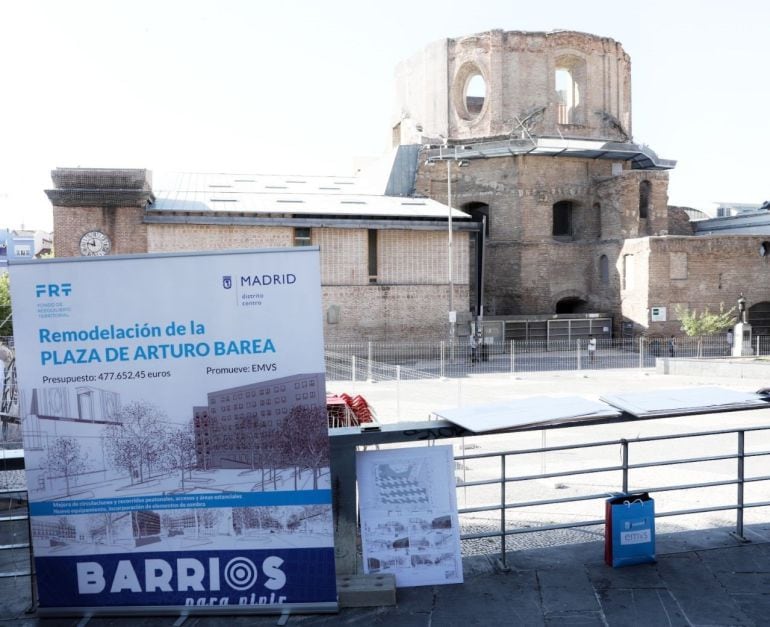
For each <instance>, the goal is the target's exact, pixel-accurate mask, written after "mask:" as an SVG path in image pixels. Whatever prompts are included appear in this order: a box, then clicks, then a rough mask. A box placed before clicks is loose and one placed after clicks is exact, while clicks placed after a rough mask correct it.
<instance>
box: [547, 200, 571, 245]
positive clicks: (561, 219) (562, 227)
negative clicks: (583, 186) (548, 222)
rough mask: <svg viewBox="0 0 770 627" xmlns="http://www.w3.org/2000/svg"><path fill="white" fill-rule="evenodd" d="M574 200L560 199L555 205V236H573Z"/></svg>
mask: <svg viewBox="0 0 770 627" xmlns="http://www.w3.org/2000/svg"><path fill="white" fill-rule="evenodd" d="M572 210H573V209H572V202H571V201H569V200H560V201H559V202H557V203H555V204H554V205H553V231H552V232H553V236H554V237H572Z"/></svg>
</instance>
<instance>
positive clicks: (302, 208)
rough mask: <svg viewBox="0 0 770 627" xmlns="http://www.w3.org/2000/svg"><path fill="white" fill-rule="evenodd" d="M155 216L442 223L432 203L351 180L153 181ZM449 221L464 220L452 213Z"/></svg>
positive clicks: (199, 176) (441, 210)
mask: <svg viewBox="0 0 770 627" xmlns="http://www.w3.org/2000/svg"><path fill="white" fill-rule="evenodd" d="M153 178H154V185H153V187H154V193H155V202H153V203H152V204H150V205H148V207H147V211H148V212H154V213H163V212H183V213H247V214H254V215H256V214H272V215H275V214H303V215H335V216H367V217H369V216H371V217H380V218H384V217H398V218H400V217H405V218H431V219H446V218H447V215H448V209H449V208H448V207H447V206H446V205H444V204H441V203H439V202H436V201H435V200H431V199H430V198H416V197H404V196H385V195H382V194H376V193H375V194H373V193H368V192H369V191H370V190H369V189H366V187H367V186H366V185H365V183H363V182H362V181H361V180H360V179H357V178H356V177H350V176H301V175H272V174H271V175H265V174H225V173H218V174H206V173H172V174H155V175H154V177H153ZM452 217H453V218H458V219H462V218H468V217H469V216H468V215H467V214H466V213H464V212H462V211H459V210H458V209H453V210H452Z"/></svg>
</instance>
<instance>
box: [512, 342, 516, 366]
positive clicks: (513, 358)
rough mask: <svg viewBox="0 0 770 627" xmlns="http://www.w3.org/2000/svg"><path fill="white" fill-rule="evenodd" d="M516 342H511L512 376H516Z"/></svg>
mask: <svg viewBox="0 0 770 627" xmlns="http://www.w3.org/2000/svg"><path fill="white" fill-rule="evenodd" d="M515 341H516V340H511V374H514V373H515V372H516V354H515V353H514V350H515V346H514V342H515Z"/></svg>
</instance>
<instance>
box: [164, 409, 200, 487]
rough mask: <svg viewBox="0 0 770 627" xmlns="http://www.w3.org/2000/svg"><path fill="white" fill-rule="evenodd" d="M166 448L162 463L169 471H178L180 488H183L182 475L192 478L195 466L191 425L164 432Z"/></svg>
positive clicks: (193, 436) (193, 438)
mask: <svg viewBox="0 0 770 627" xmlns="http://www.w3.org/2000/svg"><path fill="white" fill-rule="evenodd" d="M164 435H165V438H166V442H167V443H168V446H166V447H165V449H164V463H165V466H166V467H167V468H168V469H169V470H178V471H179V472H180V474H181V479H182V482H181V483H182V488H184V473H185V470H186V471H187V472H188V476H190V477H192V469H193V467H194V466H195V462H196V455H195V435H194V434H193V430H192V424H187V425H184V426H181V427H178V428H175V429H171V430H169V431H166V432H165V434H164Z"/></svg>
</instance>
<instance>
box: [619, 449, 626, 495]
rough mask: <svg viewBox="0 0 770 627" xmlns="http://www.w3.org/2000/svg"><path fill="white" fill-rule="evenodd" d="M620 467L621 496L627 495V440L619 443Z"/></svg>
mask: <svg viewBox="0 0 770 627" xmlns="http://www.w3.org/2000/svg"><path fill="white" fill-rule="evenodd" d="M620 455H621V462H620V465H621V466H622V467H623V494H627V493H628V440H626V439H623V440H621V441H620Z"/></svg>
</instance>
